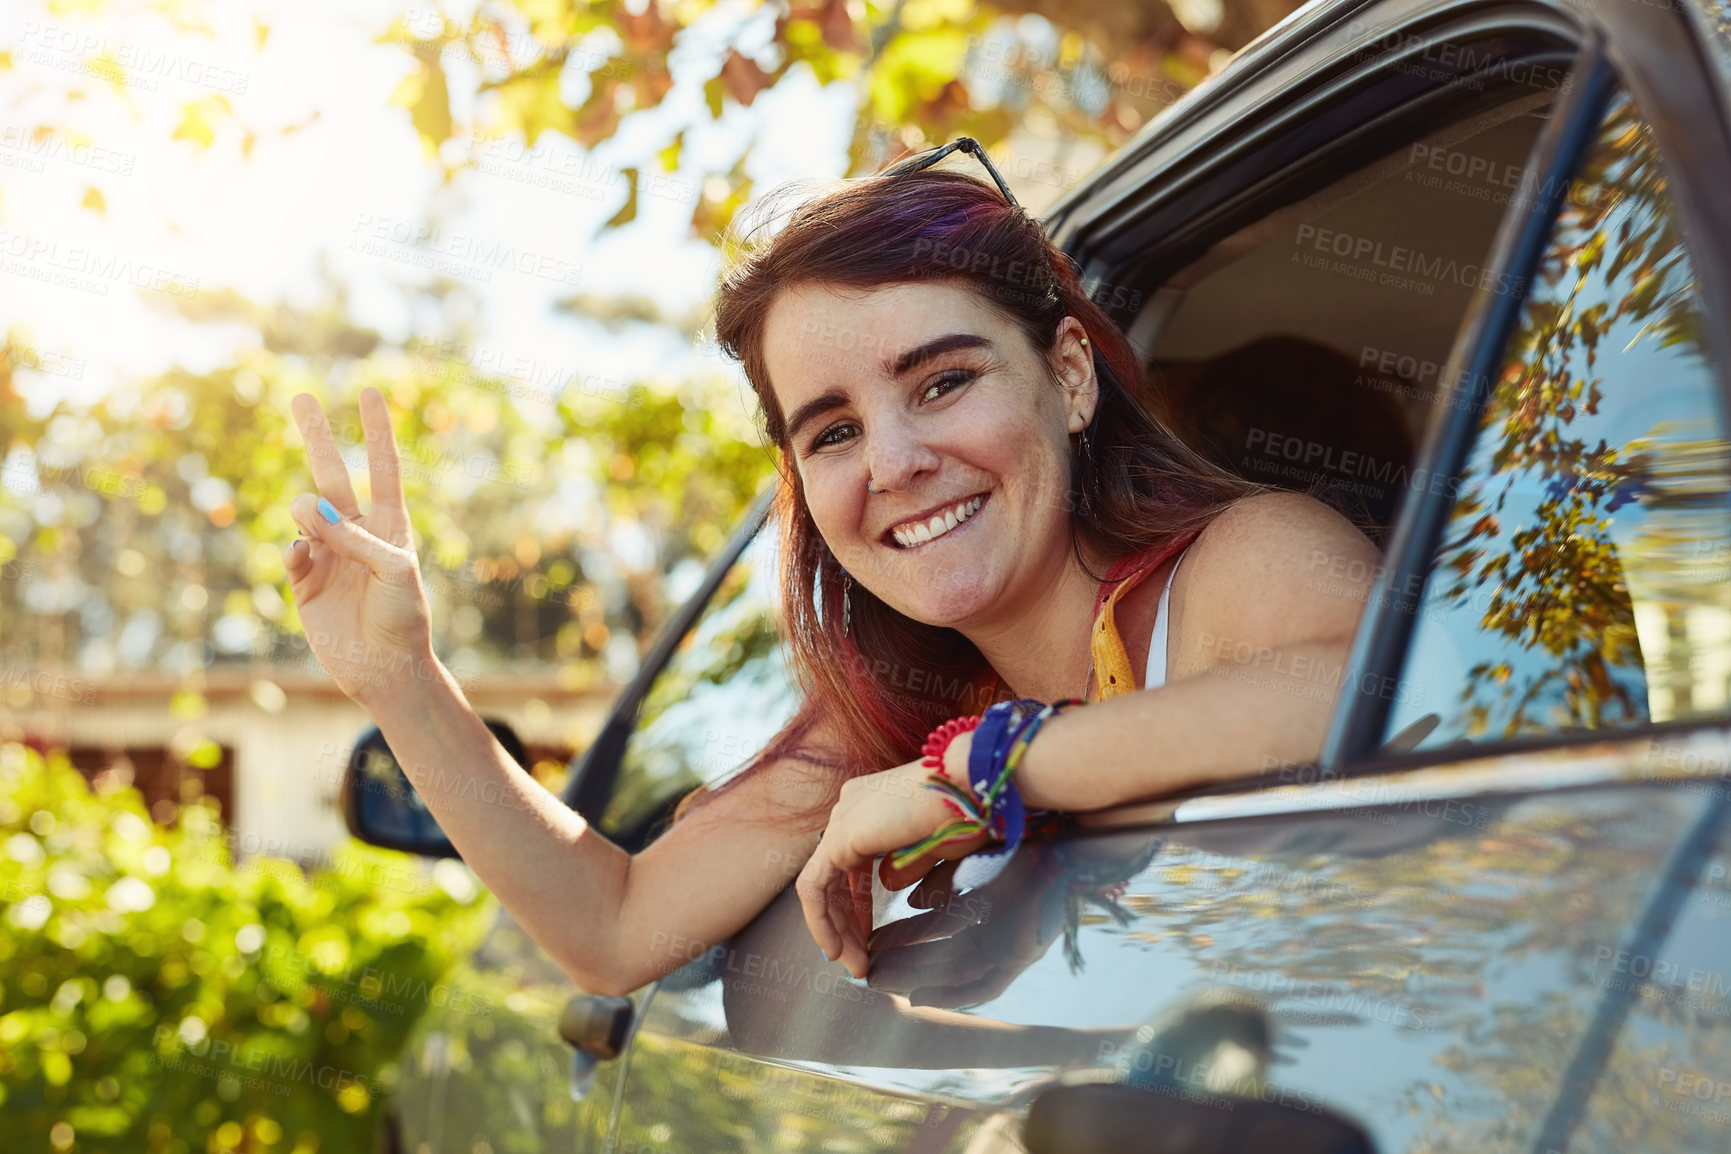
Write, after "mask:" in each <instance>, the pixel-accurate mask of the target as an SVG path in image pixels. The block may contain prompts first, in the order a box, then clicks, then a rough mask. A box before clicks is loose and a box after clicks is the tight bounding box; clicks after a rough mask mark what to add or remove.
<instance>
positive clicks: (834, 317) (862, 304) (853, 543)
mask: <svg viewBox="0 0 1731 1154" xmlns="http://www.w3.org/2000/svg"><path fill="white" fill-rule="evenodd" d="M1082 335H1083V331H1082V326H1081V324H1080V323H1079V322H1078V321H1076V320H1075V319H1074V318H1071V317H1066V318H1065V319H1064V320H1063V322H1062V323H1061V324H1060V326H1059V330H1058V339H1057V343H1056V345H1055V347H1054V349H1053V352H1052V353H1051V355H1050V358H1048V356H1047V354H1044V353H1042V352H1040V351H1039V350H1038V349H1036V348H1035V347H1034V346H1033V344H1032V343H1031V342H1030V341H1029V340H1028V337H1027V336H1026V334H1024V333H1023V331H1022V330H1021V329H1020V328H1018V327H1017V326H1016V325H1015V324H1014V323H1012V322H1011V321H1010V320H1008V319H1007V318H1006V317H1004V316H1003V315H1002V314H1001V313H999V312H997V311H995V310H994V309H993V308H991V307H990V306H989V305H988V304H987V303H986V302H985V301H984V300H983V299H982V298H981V297H980V296H979V294H978V293H976V292H975V291H974V290H972V289H971V288H969V287H967V285H966V284H965V283H963V282H956V281H938V282H932V281H922V282H916V283H910V284H895V285H886V286H883V287H880V288H874V289H866V290H853V289H842V288H832V287H829V286H825V285H819V284H802V285H797V286H794V287H792V288H789V289H787V290H784V291H783V292H781V293H780V294H779V295H778V296H777V297H776V298H775V302H774V303H773V304H772V305H771V306H770V309H769V312H768V315H767V317H766V319H765V323H764V329H763V360H764V365H765V367H766V368H767V369H768V372H769V378H770V384H771V387H772V388H773V389H774V391H775V397H776V400H777V402H778V404H779V407H780V409H781V412H782V414H783V416H784V417H785V419H786V422H787V429H788V443H787V451H788V457H789V460H790V461H791V463H792V465H793V467H794V468H796V469H797V470H798V471H799V475H800V480H801V483H802V485H803V487H804V490H805V499H806V503H807V505H808V507H809V508H810V510H811V515H812V520H813V521H814V522H815V523H816V525H817V529H818V532H819V533H821V534H822V535H823V538H824V540H825V542H827V543H828V545H829V547H830V549H831V551H832V552H834V554H835V555H836V558H837V560H839V561H840V562H841V564H842V567H843V568H845V569H846V570H847V571H848V572H849V573H850V574H851V575H852V576H853V578H854V580H855V581H857V582H859V583H860V584H862V585H864V586H865V587H866V588H867V589H869V590H871V592H872V593H874V594H876V595H877V596H878V597H880V598H882V599H883V600H884V601H885V602H886V603H888V604H889V605H890V606H891V607H892V608H894V609H896V610H897V611H899V612H901V613H903V614H905V615H906V616H908V617H911V618H914V619H915V620H918V621H923V622H926V623H928V624H932V625H941V626H948V627H951V628H964V627H966V626H968V625H970V624H985V623H987V622H990V621H991V620H993V619H994V618H996V617H998V616H1000V615H1005V614H1014V613H1016V612H1019V611H1021V610H1024V609H1026V608H1027V606H1028V605H1031V604H1034V603H1037V601H1038V599H1039V598H1040V596H1041V593H1042V591H1044V590H1049V589H1051V588H1053V587H1054V585H1053V583H1054V582H1055V581H1056V580H1057V577H1058V575H1059V574H1060V573H1061V572H1062V570H1063V568H1064V566H1065V565H1066V564H1069V563H1072V562H1073V558H1072V556H1071V550H1070V535H1069V518H1070V514H1069V511H1068V508H1069V505H1068V502H1067V500H1066V494H1067V492H1068V487H1069V479H1070V465H1069V461H1070V443H1069V437H1070V435H1071V434H1072V433H1077V432H1080V431H1081V430H1082V429H1083V428H1084V427H1085V426H1086V425H1087V423H1088V421H1089V420H1090V419H1091V417H1092V414H1093V411H1094V405H1095V399H1096V395H1097V386H1096V383H1095V379H1094V371H1093V361H1092V358H1091V356H1090V355H1089V353H1088V351H1087V349H1086V347H1085V346H1083V345H1082V344H1081V342H1080V340H1079V338H1080V337H1081V336H1082ZM1054 372H1055V373H1056V375H1057V377H1058V382H1059V383H1058V384H1054V383H1053V374H1054ZM868 478H869V479H870V481H871V485H872V487H873V488H875V489H878V490H881V492H878V493H868V492H867V491H866V483H867V480H868Z"/></svg>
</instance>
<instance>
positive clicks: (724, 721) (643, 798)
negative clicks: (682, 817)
mask: <svg viewBox="0 0 1731 1154" xmlns="http://www.w3.org/2000/svg"><path fill="white" fill-rule="evenodd" d="M778 544H779V533H778V531H777V529H776V523H775V522H774V521H773V520H770V521H766V522H765V524H764V527H763V528H762V529H760V530H759V531H758V533H757V535H756V536H755V537H754V538H753V539H752V541H751V543H750V544H749V545H747V546H746V548H745V549H744V551H743V552H741V554H740V556H739V559H738V560H736V561H735V562H734V563H733V566H732V567H731V568H730V569H729V570H728V572H727V576H726V577H725V578H723V579H722V583H721V585H720V586H719V587H718V588H717V589H716V591H715V594H714V596H712V597H711V598H710V599H709V603H708V605H706V606H705V607H704V610H703V613H702V615H701V616H699V617H698V619H697V623H696V624H695V625H694V626H693V627H692V629H691V631H690V632H689V633H687V634H686V635H685V638H684V639H683V640H682V641H681V642H680V644H679V647H678V648H677V649H675V650H674V652H673V655H672V656H671V657H670V658H668V661H667V664H666V665H665V666H664V667H663V668H662V670H661V672H660V673H659V674H658V675H657V676H656V678H655V682H654V684H652V685H651V686H650V689H649V693H648V695H647V696H646V697H645V698H644V701H643V705H642V707H641V709H640V710H639V712H638V722H637V726H636V729H635V730H634V731H633V733H632V735H631V739H630V742H629V743H628V744H627V745H626V748H625V755H624V759H623V761H622V762H621V764H620V767H619V774H618V777H617V779H616V781H615V785H614V789H613V795H612V797H611V798H610V799H609V801H608V803H607V808H606V810H605V811H604V813H603V814H602V817H601V821H600V822H599V823H598V824H599V828H600V830H601V832H602V833H604V834H606V835H608V836H609V837H612V836H616V835H618V834H619V833H621V832H628V831H631V830H634V829H636V828H638V826H639V825H640V824H641V823H642V822H644V821H645V820H647V819H648V818H650V817H652V816H654V815H655V814H656V813H657V812H659V811H660V810H661V809H663V808H664V807H665V806H668V805H670V804H672V803H673V802H674V801H676V800H677V799H678V798H679V797H680V796H682V795H683V794H685V793H688V792H689V791H691V790H693V789H695V788H697V787H698V786H700V785H704V784H706V783H709V782H714V781H718V780H720V779H721V778H723V777H725V776H726V775H727V774H728V773H730V772H732V771H733V770H736V769H739V768H741V767H742V766H744V765H745V764H746V762H747V761H748V760H749V759H750V758H751V757H752V756H753V755H754V754H756V753H757V752H758V751H759V750H761V749H763V748H764V747H765V746H766V745H768V744H769V741H770V739H771V738H772V737H774V736H775V734H776V733H777V732H778V731H779V730H780V729H781V727H782V726H783V725H785V724H786V723H787V722H788V721H789V720H790V719H791V718H792V717H793V714H794V711H795V710H796V709H797V708H798V705H799V694H798V690H797V687H796V686H795V685H794V683H793V678H792V673H791V671H790V670H789V669H788V666H787V662H786V660H785V656H784V652H783V648H782V646H781V643H780V632H779V630H778V627H777V624H776V606H777V605H778V604H779V596H778V594H777V592H776V582H777V580H778V577H779V565H778V562H777V554H778V548H777V546H778Z"/></svg>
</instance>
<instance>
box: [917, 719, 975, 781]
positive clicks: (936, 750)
mask: <svg viewBox="0 0 1731 1154" xmlns="http://www.w3.org/2000/svg"><path fill="white" fill-rule="evenodd" d="M979 724H980V715H979V714H977V713H972V714H969V715H967V716H966V717H952V718H950V719H949V720H948V721H946V722H944V723H943V724H942V725H940V726H938V727H937V728H936V729H934V730H932V731H931V733H930V734H928V735H927V736H926V743H925V744H924V745H922V746H920V752H921V753H923V754H925V758H924V759H923V760H921V762H920V766H921V768H923V769H935V770H937V771H938V772H939V773H942V772H943V771H944V750H946V749H948V748H949V747H950V742H952V741H954V740H955V739H956V738H957V737H958V736H959V735H961V734H964V733H967V732H968V731H969V730H971V729H977V728H979Z"/></svg>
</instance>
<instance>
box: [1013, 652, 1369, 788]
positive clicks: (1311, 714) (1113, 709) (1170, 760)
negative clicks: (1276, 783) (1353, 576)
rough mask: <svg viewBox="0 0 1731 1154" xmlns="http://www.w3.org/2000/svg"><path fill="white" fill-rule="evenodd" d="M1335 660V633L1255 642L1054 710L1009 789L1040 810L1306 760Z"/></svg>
mask: <svg viewBox="0 0 1731 1154" xmlns="http://www.w3.org/2000/svg"><path fill="white" fill-rule="evenodd" d="M1345 661H1346V645H1345V644H1344V643H1338V642H1317V643H1311V644H1305V645H1293V646H1288V647H1286V648H1283V649H1274V650H1266V649H1265V650H1261V651H1259V652H1257V653H1256V654H1254V655H1253V656H1252V658H1251V659H1250V660H1248V661H1245V662H1233V661H1230V660H1228V661H1226V662H1223V663H1222V664H1218V665H1215V666H1212V667H1210V668H1208V669H1205V670H1203V671H1202V672H1200V673H1198V674H1196V675H1195V676H1193V677H1189V678H1186V679H1184V680H1182V681H1176V682H1173V683H1171V684H1168V685H1165V686H1162V687H1160V688H1158V689H1154V690H1149V691H1144V692H1135V693H1126V694H1121V695H1120V696H1117V697H1111V698H1107V699H1106V700H1104V701H1100V702H1096V703H1094V704H1091V705H1088V706H1087V707H1086V708H1080V709H1068V710H1065V711H1064V712H1062V713H1060V714H1058V715H1057V716H1056V717H1053V718H1051V719H1050V720H1048V721H1047V722H1046V723H1045V725H1044V726H1042V728H1041V730H1040V733H1039V735H1038V737H1037V738H1036V740H1035V741H1034V743H1033V744H1032V745H1030V746H1029V747H1028V749H1027V752H1026V753H1024V754H1023V756H1022V761H1021V764H1020V766H1019V767H1018V769H1017V771H1016V785H1017V788H1018V789H1019V790H1020V791H1021V795H1022V800H1023V801H1024V802H1025V803H1026V804H1028V805H1030V806H1034V807H1037V808H1041V809H1057V810H1067V811H1080V810H1092V809H1103V808H1106V807H1109V806H1114V805H1121V804H1124V803H1126V802H1132V801H1140V800H1143V799H1146V798H1151V797H1158V796H1160V795H1162V794H1167V793H1172V792H1174V791H1177V790H1181V789H1189V788H1193V787H1196V786H1200V785H1206V784H1209V783H1212V782H1216V781H1223V780H1230V779H1232V778H1235V777H1246V776H1250V775H1252V774H1255V773H1259V772H1262V771H1263V770H1265V769H1266V768H1268V767H1269V766H1271V765H1275V764H1280V763H1282V762H1302V761H1308V760H1311V759H1313V758H1315V757H1316V756H1318V755H1319V754H1320V753H1321V751H1322V742H1323V739H1324V737H1325V735H1326V732H1327V728H1328V720H1329V717H1330V715H1331V713H1332V712H1333V706H1334V700H1335V698H1336V696H1338V694H1339V692H1340V687H1341V678H1342V672H1341V671H1342V669H1343V668H1344V665H1345Z"/></svg>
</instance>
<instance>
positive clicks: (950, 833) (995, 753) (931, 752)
mask: <svg viewBox="0 0 1731 1154" xmlns="http://www.w3.org/2000/svg"><path fill="white" fill-rule="evenodd" d="M1081 704H1083V702H1082V701H1081V699H1079V698H1074V697H1066V698H1063V699H1061V700H1059V701H1054V702H1052V703H1051V704H1049V705H1048V704H1046V703H1044V702H1041V701H1037V700H1035V699H1033V698H1028V697H1024V698H1020V699H1018V700H1015V701H1003V702H998V703H997V704H995V705H993V706H991V707H990V708H988V709H987V710H986V712H985V714H984V715H983V716H968V717H958V718H952V719H951V720H949V721H946V722H944V723H943V724H942V725H940V726H938V727H937V728H936V729H934V730H933V731H932V733H931V735H930V736H929V737H927V738H926V741H925V744H924V745H923V746H922V747H921V752H922V753H923V754H925V758H924V760H922V761H921V763H920V764H921V765H922V766H923V767H925V768H928V769H934V770H936V771H937V772H934V773H933V774H931V775H930V776H929V777H928V778H927V779H926V782H925V785H926V788H928V789H931V790H933V791H935V792H937V793H939V794H940V795H942V797H943V799H944V803H945V804H946V805H948V806H949V807H950V809H951V811H952V812H953V813H954V814H955V815H956V818H957V820H955V821H952V822H949V823H947V824H946V825H944V826H943V827H942V828H941V829H939V830H937V831H935V832H934V833H932V834H931V835H930V836H928V837H925V838H922V839H921V840H919V841H917V842H915V843H913V844H912V845H908V846H903V847H902V848H901V849H899V850H896V851H894V852H892V853H891V854H890V856H889V860H890V864H891V865H892V866H894V867H895V868H898V869H900V868H902V867H904V866H906V865H908V864H910V863H912V862H914V861H917V860H918V859H920V858H921V857H924V856H925V855H927V854H929V853H931V852H932V851H933V850H937V849H941V848H943V847H945V846H947V845H950V844H951V843H955V842H962V841H966V840H969V839H971V838H974V837H976V836H978V835H979V834H982V833H984V834H987V835H988V836H989V837H991V838H992V839H993V840H995V841H998V842H1001V843H1002V844H1003V849H1001V850H997V851H992V852H980V853H976V854H973V855H970V857H969V858H968V859H966V860H964V862H963V863H962V865H961V866H960V867H958V871H957V879H958V884H964V885H978V884H983V882H984V881H985V880H989V879H990V877H993V876H996V875H997V873H998V872H999V871H1000V870H1001V869H1002V868H1003V866H1004V865H1005V864H1007V863H1008V861H1009V858H1010V856H1011V855H1013V854H1014V853H1015V852H1016V849H1017V847H1019V846H1020V845H1021V842H1022V837H1023V835H1024V834H1025V832H1026V829H1027V825H1028V819H1029V818H1030V817H1034V818H1035V819H1036V820H1038V821H1039V822H1040V824H1041V825H1042V826H1048V825H1050V821H1049V818H1050V815H1051V814H1052V813H1053V811H1050V810H1033V811H1029V810H1028V809H1027V808H1026V806H1024V804H1023V802H1022V795H1021V791H1020V790H1018V789H1016V786H1015V783H1014V782H1013V781H1012V780H1011V777H1012V775H1013V774H1014V773H1015V771H1016V768H1017V767H1018V766H1019V765H1020V764H1021V760H1022V756H1023V754H1024V753H1025V752H1026V751H1027V748H1028V746H1029V745H1031V744H1032V743H1033V740H1034V735H1035V734H1037V733H1038V732H1039V731H1040V727H1041V726H1042V725H1044V724H1045V722H1046V720H1047V719H1048V718H1050V717H1051V716H1053V715H1054V714H1056V713H1058V712H1060V711H1062V710H1064V709H1066V708H1068V707H1069V706H1072V705H1081ZM970 730H972V731H973V734H974V739H973V745H972V747H971V748H970V749H969V751H968V781H969V785H970V786H971V787H972V789H971V791H970V790H967V789H963V788H961V787H960V786H958V785H956V784H955V783H954V782H952V781H950V780H949V778H947V777H945V776H944V774H943V755H944V751H945V750H946V749H947V748H948V747H949V744H950V742H951V741H953V740H955V738H956V737H957V736H958V735H960V734H962V733H966V732H968V731H970ZM975 858H979V859H983V860H980V861H977V862H975V861H974V860H973V859H975ZM970 862H972V865H971V866H970V864H969V863H970ZM964 870H965V871H966V872H968V873H969V874H971V875H975V880H973V881H971V882H966V881H963V880H962V874H963V871H964Z"/></svg>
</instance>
